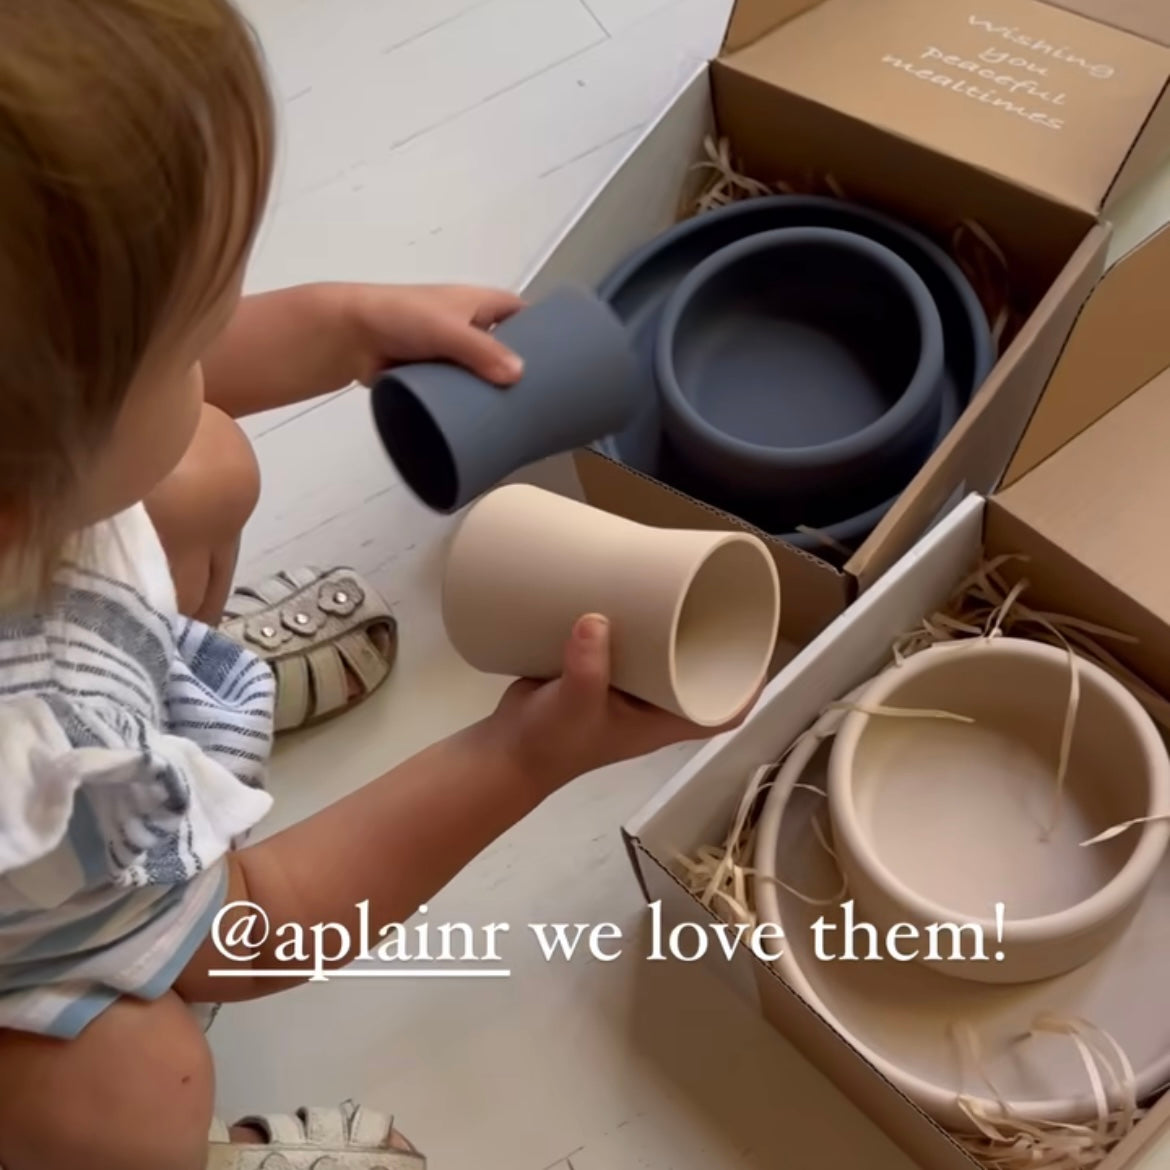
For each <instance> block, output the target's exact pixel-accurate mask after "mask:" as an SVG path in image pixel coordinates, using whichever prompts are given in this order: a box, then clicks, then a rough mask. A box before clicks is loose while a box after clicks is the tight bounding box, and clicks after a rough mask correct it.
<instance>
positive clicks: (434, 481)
mask: <svg viewBox="0 0 1170 1170" xmlns="http://www.w3.org/2000/svg"><path fill="white" fill-rule="evenodd" d="M496 336H497V337H498V338H499V339H500V341H501V342H503V343H504V344H505V345H507V346H508V347H509V348H510V349H512V350H513V351H514V352H515V353H517V354H518V355H519V356H520V357H521V358H522V359H523V361H524V373H523V376H522V377H521V378H520V380H519V381H518V382H517V383H515V384H514V385H512V386H508V387H499V386H495V385H492V384H491V383H489V382H485V381H483V380H482V379H480V378H478V377H476V376H475V375H474V374H472V373H470V372H468V371H467V370H465V369H463V368H462V367H460V366H456V365H452V364H448V363H444V362H420V363H416V364H413V365H407V366H399V367H397V368H395V369H392V370H387V371H386V372H385V373H384V374H382V376H381V377H380V378H379V379H378V381H377V382H376V384H375V386H374V389H373V395H372V401H373V413H374V425H375V427H376V428H377V431H378V436H379V438H380V439H381V441H382V445H383V447H384V448H385V449H386V453H387V455H389V457H390V459H391V461H392V462H393V463H394V465H395V467H396V468H397V470H398V472H399V474H400V475H401V476H402V478H403V480H404V481H405V483H406V485H407V486H408V487H409V488H410V489H411V491H412V492H414V494H415V495H416V496H417V497H418V498H419V499H420V500H421V501H422V502H423V503H424V504H426V505H427V507H429V508H431V509H432V510H434V511H436V512H440V513H451V512H456V511H458V510H459V509H461V508H463V507H464V506H465V505H467V504H469V503H471V501H472V500H474V499H475V498H476V497H478V496H480V495H482V494H483V493H484V492H486V491H489V490H490V489H491V488H493V487H495V486H497V485H498V484H499V483H500V482H501V481H503V480H505V479H507V478H508V477H509V476H510V475H512V474H513V473H515V472H517V471H519V470H521V469H522V468H524V467H527V466H528V465H530V464H532V463H535V462H537V461H538V460H540V459H544V458H547V457H548V456H551V455H559V454H563V453H564V452H567V451H572V450H575V449H576V448H578V447H582V446H585V445H587V444H589V443H592V442H594V441H596V440H597V439H600V438H602V437H603V436H605V435H608V434H612V433H613V432H614V431H615V430H621V429H622V428H623V427H624V426H626V424H627V423H628V422H629V421H630V420H631V419H632V418H633V417H634V415H635V413H636V412H637V410H638V409H639V407H640V406H641V405H642V403H643V401H644V398H645V395H647V394H650V393H653V389H652V387H649V386H648V385H647V384H646V379H645V378H644V376H643V375H642V373H641V372H640V371H639V368H638V366H637V363H636V362H635V360H634V355H633V351H632V349H631V344H630V338H629V335H628V334H627V331H626V328H625V326H624V324H623V323H622V321H621V320H620V319H619V318H618V317H617V316H616V315H615V314H614V312H613V310H612V309H611V308H610V307H609V305H607V304H606V303H605V302H604V301H602V300H601V299H600V298H598V297H597V296H595V295H594V294H592V293H590V292H586V291H584V290H583V289H578V288H572V287H566V288H563V289H559V290H557V291H556V292H554V293H552V294H550V295H549V296H548V297H546V298H545V299H544V300H542V301H540V302H538V303H537V304H534V305H531V306H529V307H527V308H525V309H522V310H521V311H520V312H519V313H517V314H516V315H515V316H513V317H510V318H509V319H508V320H507V321H505V322H503V323H502V324H501V325H499V326H498V327H497V329H496Z"/></svg>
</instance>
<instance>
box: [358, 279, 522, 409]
mask: <svg viewBox="0 0 1170 1170" xmlns="http://www.w3.org/2000/svg"><path fill="white" fill-rule="evenodd" d="M341 292H342V295H343V296H344V298H345V311H346V316H347V318H348V320H349V321H350V323H351V325H352V326H353V327H354V329H355V330H356V335H357V340H358V351H357V352H358V358H359V361H360V371H359V377H360V379H361V381H362V382H364V383H365V384H366V385H367V386H368V385H370V384H371V383H372V382H373V381H374V380H375V379H376V378H377V376H378V375H379V374H380V373H381V372H382V371H383V370H384V369H386V368H387V367H389V366H394V365H401V364H403V363H405V362H420V361H450V362H456V363H458V364H459V365H461V366H464V367H466V368H467V369H468V370H470V371H471V372H472V373H473V374H476V375H478V376H479V377H481V378H483V379H485V380H486V381H489V382H494V383H496V384H497V385H499V386H509V385H511V384H512V383H513V382H515V381H516V380H517V379H518V378H519V377H520V375H521V374H522V373H523V366H522V363H521V361H520V359H519V358H518V357H516V355H515V354H513V353H512V351H511V350H509V349H508V348H507V347H506V346H505V345H503V344H502V343H501V342H500V341H498V340H497V339H496V338H495V337H493V336H492V334H491V333H489V332H488V330H489V329H490V328H491V327H492V326H493V325H497V324H499V322H501V321H504V320H506V319H507V318H508V317H510V316H512V314H513V313H515V312H517V310H519V309H522V308H523V307H524V302H523V301H522V300H521V299H520V298H519V297H517V296H515V295H514V294H513V293H510V292H505V291H504V290H502V289H489V288H475V287H472V286H468V285H376V284H354V285H343V286H341Z"/></svg>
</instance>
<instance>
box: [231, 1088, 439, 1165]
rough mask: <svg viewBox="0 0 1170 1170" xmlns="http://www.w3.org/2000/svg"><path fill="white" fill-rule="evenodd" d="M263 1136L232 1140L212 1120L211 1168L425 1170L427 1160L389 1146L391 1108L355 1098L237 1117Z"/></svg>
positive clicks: (391, 1131) (241, 1124)
mask: <svg viewBox="0 0 1170 1170" xmlns="http://www.w3.org/2000/svg"><path fill="white" fill-rule="evenodd" d="M236 1124H237V1125H239V1126H248V1127H249V1128H251V1129H254V1130H256V1131H257V1132H258V1133H259V1134H260V1135H261V1136H262V1137H264V1138H265V1143H266V1144H232V1143H231V1141H230V1138H229V1136H228V1133H229V1131H228V1128H227V1126H226V1125H224V1123H223V1122H222V1121H219V1120H218V1119H216V1121H214V1122H213V1123H212V1128H211V1136H210V1143H211V1144H210V1148H209V1154H208V1167H209V1168H210V1170H254V1168H255V1170H286V1168H287V1170H299V1168H301V1167H306V1168H309V1170H351V1168H352V1170H367V1168H368V1170H424V1168H425V1166H426V1160H425V1159H424V1158H423V1157H422V1155H421V1154H418V1153H416V1152H413V1151H407V1150H398V1149H392V1148H388V1147H387V1144H386V1143H387V1142H389V1141H390V1139H391V1137H392V1135H393V1133H394V1119H393V1117H391V1116H390V1115H389V1114H385V1113H379V1112H378V1111H377V1110H374V1109H366V1108H363V1107H362V1106H360V1105H357V1104H355V1103H354V1102H353V1101H343V1102H342V1104H341V1105H340V1106H339V1107H332V1108H320V1107H316V1106H308V1107H302V1108H300V1109H298V1110H297V1111H296V1113H294V1114H288V1113H272V1114H259V1115H256V1116H254V1117H244V1118H241V1119H240V1120H239V1121H238V1122H236Z"/></svg>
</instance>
